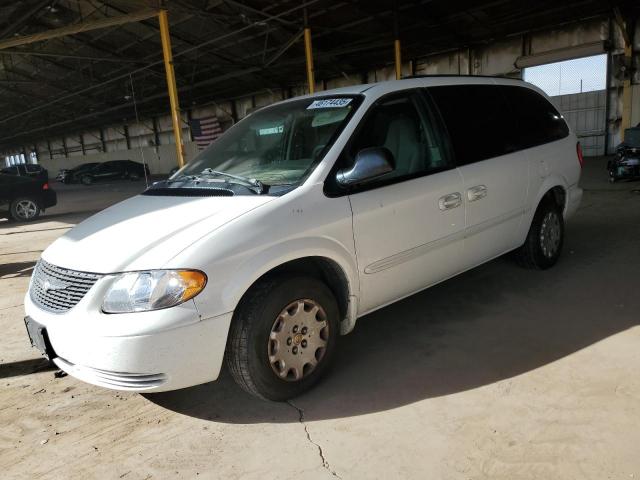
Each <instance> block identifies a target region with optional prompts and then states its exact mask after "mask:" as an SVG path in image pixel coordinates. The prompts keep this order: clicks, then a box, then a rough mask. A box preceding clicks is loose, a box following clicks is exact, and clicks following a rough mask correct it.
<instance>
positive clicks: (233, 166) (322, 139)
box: [172, 96, 360, 186]
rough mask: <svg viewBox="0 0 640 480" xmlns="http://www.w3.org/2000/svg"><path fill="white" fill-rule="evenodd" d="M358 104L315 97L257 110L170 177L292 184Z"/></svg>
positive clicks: (352, 100) (316, 159)
mask: <svg viewBox="0 0 640 480" xmlns="http://www.w3.org/2000/svg"><path fill="white" fill-rule="evenodd" d="M359 103H360V98H359V97H354V96H334V97H319V98H318V97H316V98H310V99H305V100H295V101H290V102H286V103H282V104H279V105H274V106H272V107H267V108H264V109H262V110H259V111H257V112H255V113H252V114H251V115H249V116H248V117H247V118H245V119H244V120H242V121H241V122H239V123H237V124H236V125H234V126H233V127H232V128H231V129H229V130H228V131H227V132H226V133H225V134H224V135H222V136H221V137H220V138H218V139H217V140H216V141H215V142H213V143H212V144H211V145H210V146H209V147H207V149H206V150H204V151H203V152H202V153H200V154H199V155H198V156H197V157H196V158H194V159H193V160H192V161H191V162H189V163H188V164H187V165H186V166H185V167H184V168H183V169H181V170H179V171H178V172H176V174H175V175H174V176H173V177H172V178H174V179H177V178H180V177H183V176H185V175H194V176H200V175H202V174H205V175H208V176H211V175H214V176H215V175H218V176H219V177H220V180H221V181H222V180H224V181H227V182H229V183H234V182H235V181H236V180H235V179H234V178H233V176H235V177H240V179H251V180H257V181H259V182H261V183H262V184H264V185H268V186H278V185H294V184H298V183H300V182H301V181H302V180H303V179H304V178H306V175H308V173H310V172H311V171H312V169H313V168H314V167H315V166H316V165H317V164H318V163H319V162H320V160H321V159H322V157H323V156H324V153H325V152H326V151H327V150H328V149H329V147H330V146H331V144H332V143H333V142H334V141H335V139H336V138H337V136H338V134H339V133H340V131H341V130H342V128H343V127H344V125H346V123H347V122H348V121H349V118H350V116H351V115H352V114H353V112H354V111H355V109H356V108H357V106H358V104H359ZM225 174H227V175H225ZM229 174H230V175H229Z"/></svg>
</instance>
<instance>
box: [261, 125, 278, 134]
mask: <svg viewBox="0 0 640 480" xmlns="http://www.w3.org/2000/svg"><path fill="white" fill-rule="evenodd" d="M283 131H284V125H279V126H277V127H271V128H261V129H260V130H258V135H261V136H262V135H277V134H278V133H282V132H283Z"/></svg>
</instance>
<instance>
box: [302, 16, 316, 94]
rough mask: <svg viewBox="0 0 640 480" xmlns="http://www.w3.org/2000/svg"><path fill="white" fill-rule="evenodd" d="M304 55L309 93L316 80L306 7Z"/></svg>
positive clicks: (313, 88)
mask: <svg viewBox="0 0 640 480" xmlns="http://www.w3.org/2000/svg"><path fill="white" fill-rule="evenodd" d="M304 55H305V58H306V60H307V83H308V84H309V93H313V92H315V90H316V81H315V78H314V75H313V50H312V48H311V29H310V28H309V23H308V19H307V9H306V8H305V9H304Z"/></svg>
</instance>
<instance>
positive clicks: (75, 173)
mask: <svg viewBox="0 0 640 480" xmlns="http://www.w3.org/2000/svg"><path fill="white" fill-rule="evenodd" d="M97 165H100V163H98V162H91V163H83V164H82V165H78V166H77V167H74V168H68V169H67V168H65V169H62V170H60V172H58V176H57V177H56V180H60V181H61V182H62V183H75V182H79V181H80V178H81V177H82V174H84V173H87V172H89V171H90V170H92V169H93V168H95V167H96V166H97Z"/></svg>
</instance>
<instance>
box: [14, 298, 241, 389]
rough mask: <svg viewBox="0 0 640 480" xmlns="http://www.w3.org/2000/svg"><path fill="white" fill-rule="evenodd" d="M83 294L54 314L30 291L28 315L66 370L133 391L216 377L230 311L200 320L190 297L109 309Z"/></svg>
mask: <svg viewBox="0 0 640 480" xmlns="http://www.w3.org/2000/svg"><path fill="white" fill-rule="evenodd" d="M85 300H86V299H83V300H82V301H81V302H80V303H78V305H76V306H75V307H73V308H72V309H71V310H69V311H68V312H66V313H63V314H53V313H48V312H45V311H43V310H40V309H39V308H38V307H37V306H36V305H34V303H33V302H32V300H31V298H30V296H29V294H28V293H27V295H26V298H25V311H26V313H27V315H28V316H29V317H31V318H33V319H34V320H35V321H36V322H38V323H39V324H41V325H42V326H43V327H44V328H45V329H46V335H47V338H48V341H49V342H50V345H51V348H52V350H53V352H55V357H54V358H53V359H52V360H53V361H54V362H55V363H56V365H57V366H58V367H60V368H61V369H62V370H64V371H65V372H67V373H68V374H70V375H72V376H74V377H76V378H78V379H80V380H83V381H85V382H88V383H91V384H93V385H97V386H100V387H105V388H111V389H115V390H125V391H135V392H161V391H167V390H176V389H179V388H185V387H190V386H193V385H198V384H201V383H206V382H210V381H213V380H215V379H217V378H218V375H219V373H220V369H221V367H222V361H223V359H224V350H225V345H226V340H227V333H228V331H229V325H230V323H231V317H232V315H233V314H232V312H230V313H227V314H224V315H220V316H217V317H213V318H209V319H206V320H201V319H199V317H198V314H197V311H196V309H195V306H194V305H193V304H192V303H190V302H187V303H186V304H182V305H179V306H177V307H173V308H168V309H165V310H159V311H155V312H143V313H134V314H122V315H106V314H104V313H101V312H100V311H99V310H98V311H97V312H96V311H94V312H89V311H87V308H86V307H87V306H86V305H84V303H85ZM87 303H90V302H87ZM154 317H155V318H154ZM115 323H117V324H119V325H115V326H114V324H115ZM127 324H128V325H130V326H131V327H132V328H130V329H129V330H131V331H130V332H129V333H127V332H126V330H127V328H126V325H127ZM172 324H173V325H177V326H175V327H173V328H172V327H171V325H172ZM134 329H135V331H134Z"/></svg>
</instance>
